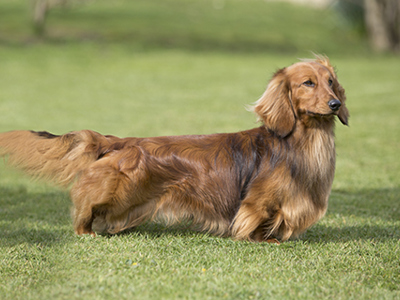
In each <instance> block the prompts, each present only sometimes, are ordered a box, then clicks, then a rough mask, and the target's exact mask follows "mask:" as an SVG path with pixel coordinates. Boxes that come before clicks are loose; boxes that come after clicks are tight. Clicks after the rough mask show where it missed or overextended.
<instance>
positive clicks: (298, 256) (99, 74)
mask: <svg viewBox="0 0 400 300" xmlns="http://www.w3.org/2000/svg"><path fill="white" fill-rule="evenodd" d="M25 2H26V1H23V0H2V1H1V3H0V112H1V118H0V131H7V130H13V129H33V130H48V131H51V132H53V133H56V134H61V133H65V132H68V131H71V130H79V129H85V128H89V129H94V130H97V131H99V132H101V133H104V134H115V135H119V136H154V135H176V134H197V133H214V132H232V131H237V130H243V129H248V128H252V127H255V126H257V124H256V122H255V117H254V116H253V115H252V114H251V113H249V112H247V111H246V110H245V106H246V105H248V104H251V103H252V102H254V101H255V100H257V99H258V97H259V96H260V95H261V94H262V93H263V91H264V89H265V87H266V84H267V82H268V80H269V78H270V77H271V74H272V73H273V72H274V71H275V70H276V69H277V68H280V67H284V66H287V65H289V64H291V63H293V62H296V61H297V58H299V57H310V56H311V54H310V51H315V52H318V53H326V54H327V55H328V56H330V58H331V61H332V63H333V64H334V65H335V66H336V67H337V69H338V75H339V79H340V81H341V83H342V84H343V86H344V87H345V88H346V91H347V96H348V101H347V103H348V104H347V106H348V108H349V110H350V113H351V119H350V127H345V126H342V125H341V124H340V122H338V123H337V131H336V136H337V141H336V145H337V152H338V158H337V170H336V177H335V181H334V185H333V191H332V195H331V198H330V205H329V209H328V212H327V215H326V216H325V217H324V218H323V219H322V220H321V221H320V222H319V223H317V224H316V225H315V226H314V227H312V228H311V229H310V230H308V231H307V232H306V233H305V234H304V235H302V236H301V237H300V239H298V240H294V241H289V242H286V243H283V244H281V245H279V246H277V245H270V244H253V243H248V242H236V241H233V240H231V239H229V238H218V237H214V236H210V235H208V234H203V233H196V232H192V231H190V230H188V229H186V228H185V227H184V226H182V227H181V228H179V227H175V228H165V227H163V226H161V225H154V224H149V225H145V226H142V227H140V228H139V229H137V230H135V231H132V232H130V233H126V234H121V235H116V236H111V237H105V236H100V237H96V238H91V237H79V236H76V235H74V233H73V229H72V224H71V220H70V216H69V210H70V200H69V197H68V192H67V191H63V190H60V189H58V188H56V187H52V186H50V185H47V184H45V183H41V182H32V181H31V180H30V179H29V178H27V177H25V176H23V175H21V173H19V172H17V171H14V170H10V169H8V168H6V167H5V166H4V164H1V166H0V282H1V284H0V299H325V298H326V299H399V298H400V172H399V171H400V159H399V150H400V118H399V114H400V98H399V96H398V95H400V84H399V82H400V57H399V56H397V57H396V56H392V55H375V54H373V53H371V52H370V51H369V50H368V49H367V48H366V43H365V40H364V39H363V38H361V37H359V36H357V35H356V33H354V32H353V31H352V30H351V29H350V28H348V27H346V26H345V25H343V24H344V23H343V22H341V19H340V17H339V16H337V15H336V14H335V13H334V12H333V11H319V10H313V9H310V8H304V7H301V6H300V7H299V6H291V5H286V4H279V3H270V2H267V1H262V0H259V1H258V0H246V1H243V0H225V1H222V0H220V1H217V0H214V1H211V0H210V1H199V0H197V1H194V0H152V1H146V0H135V1H127V0H126V1H122V0H118V1H113V2H110V1H105V0H98V1H88V2H87V4H85V5H76V6H74V7H72V8H69V9H67V10H62V9H57V10H55V11H52V12H51V13H50V15H49V20H48V27H47V36H46V38H44V39H38V38H35V37H33V36H32V34H31V31H30V30H31V29H30V27H29V22H28V8H29V7H28V6H27V5H26V4H25ZM222 4H224V6H222ZM221 6H222V8H221Z"/></svg>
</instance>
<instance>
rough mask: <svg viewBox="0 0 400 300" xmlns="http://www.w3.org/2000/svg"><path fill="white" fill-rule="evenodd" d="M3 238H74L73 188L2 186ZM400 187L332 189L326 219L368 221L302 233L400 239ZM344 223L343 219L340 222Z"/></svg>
mask: <svg viewBox="0 0 400 300" xmlns="http://www.w3.org/2000/svg"><path fill="white" fill-rule="evenodd" d="M0 195H1V196H0V217H1V219H2V220H3V222H2V223H0V239H1V240H2V242H1V244H2V245H15V244H20V243H23V242H28V243H38V242H40V243H46V244H53V243H62V242H64V241H66V239H69V238H73V236H74V233H73V230H72V222H71V217H70V207H71V201H70V200H69V197H68V193H67V192H64V191H57V190H51V191H50V192H34V193H31V192H28V191H27V189H26V188H24V187H14V188H8V187H0ZM399 195H400V189H396V188H395V189H374V190H361V191H359V190H358V191H342V190H337V191H333V192H332V195H331V198H330V204H329V209H328V213H327V216H326V217H325V218H327V219H329V218H332V219H336V220H340V219H343V220H346V218H350V219H351V218H353V217H355V218H358V219H360V218H361V219H363V220H368V221H366V222H353V223H351V224H347V225H346V224H345V222H344V221H343V222H342V223H341V224H337V223H338V222H336V224H334V225H331V222H325V221H321V222H319V223H317V224H316V225H314V226H313V227H312V228H310V229H309V230H308V231H307V232H306V233H305V234H303V235H302V236H301V237H300V240H302V241H305V242H310V243H325V242H326V243H329V242H335V241H339V242H347V241H355V240H377V241H386V240H397V241H398V240H400V201H399ZM339 223H340V222H339ZM118 235H122V236H126V235H133V236H135V235H136V236H141V237H145V238H148V239H157V238H160V237H166V236H167V237H170V236H179V237H188V238H190V237H193V236H197V237H199V235H200V238H202V237H208V236H210V235H209V234H207V233H201V232H198V231H196V230H194V229H193V228H192V226H190V223H182V224H178V225H175V226H172V227H168V226H165V225H162V224H157V223H146V224H143V225H140V226H138V227H137V228H134V229H131V230H127V231H124V232H122V233H119V234H118Z"/></svg>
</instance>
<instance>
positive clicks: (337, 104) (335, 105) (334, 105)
mask: <svg viewBox="0 0 400 300" xmlns="http://www.w3.org/2000/svg"><path fill="white" fill-rule="evenodd" d="M328 105H329V107H330V109H332V110H333V111H337V110H339V108H340V106H341V105H342V102H340V101H339V100H337V99H332V100H330V101H329V102H328Z"/></svg>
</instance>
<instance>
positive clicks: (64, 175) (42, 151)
mask: <svg viewBox="0 0 400 300" xmlns="http://www.w3.org/2000/svg"><path fill="white" fill-rule="evenodd" d="M112 138H114V137H110V138H107V137H105V136H103V135H101V134H99V133H96V132H94V131H90V130H82V131H77V132H71V133H68V134H64V135H61V136H57V135H53V134H50V133H48V132H35V131H10V132H5V133H1V134H0V155H1V156H8V157H9V159H8V162H9V164H11V165H12V166H14V167H17V168H19V169H22V170H24V171H25V172H26V173H28V174H29V175H32V176H34V177H37V178H43V179H47V180H50V181H52V182H54V183H56V184H59V185H61V186H67V185H68V184H70V183H71V182H72V181H73V180H74V178H75V177H76V176H77V175H78V174H79V173H80V172H81V171H82V170H83V169H85V168H87V166H88V165H90V164H91V163H93V162H94V161H96V160H97V159H98V158H99V156H100V155H102V153H103V151H104V150H105V149H106V148H107V146H108V145H110V141H109V140H110V139H112Z"/></svg>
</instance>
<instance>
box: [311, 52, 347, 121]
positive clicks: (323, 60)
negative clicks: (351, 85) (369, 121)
mask: <svg viewBox="0 0 400 300" xmlns="http://www.w3.org/2000/svg"><path fill="white" fill-rule="evenodd" d="M315 62H317V63H319V64H321V65H323V66H324V67H326V68H327V69H328V70H329V72H331V74H332V76H333V77H334V81H335V84H334V85H333V92H334V93H335V95H336V96H337V97H338V98H339V99H338V100H340V102H341V103H342V105H341V106H340V109H339V113H338V117H339V120H340V122H342V124H344V125H347V126H348V125H349V116H350V114H349V110H348V109H347V107H346V103H345V102H346V94H345V91H344V88H343V87H342V86H341V85H340V83H339V81H338V79H337V75H336V71H335V68H334V67H332V65H331V63H330V62H329V58H328V57H326V56H320V55H315Z"/></svg>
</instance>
